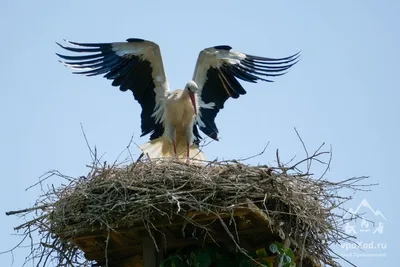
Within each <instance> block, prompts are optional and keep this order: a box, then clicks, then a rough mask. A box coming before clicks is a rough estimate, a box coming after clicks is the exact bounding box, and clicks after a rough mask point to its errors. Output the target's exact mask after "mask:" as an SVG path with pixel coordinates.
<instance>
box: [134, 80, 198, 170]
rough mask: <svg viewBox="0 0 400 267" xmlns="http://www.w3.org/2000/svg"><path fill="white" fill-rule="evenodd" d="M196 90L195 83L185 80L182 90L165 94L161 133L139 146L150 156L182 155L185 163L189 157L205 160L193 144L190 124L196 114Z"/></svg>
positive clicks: (191, 124)
mask: <svg viewBox="0 0 400 267" xmlns="http://www.w3.org/2000/svg"><path fill="white" fill-rule="evenodd" d="M196 90H197V86H196V84H195V83H194V82H189V83H188V84H187V85H186V87H185V89H184V90H181V89H177V90H175V91H173V92H172V93H170V94H169V95H168V97H167V99H166V101H165V111H164V118H163V122H164V124H163V126H164V134H163V136H162V137H160V138H158V139H156V140H155V141H153V142H149V143H146V144H144V145H142V146H141V149H142V150H143V152H144V153H146V154H147V155H148V156H149V157H150V158H165V157H173V156H177V157H178V158H183V155H185V158H186V161H187V162H188V161H189V158H195V159H197V160H205V156H204V154H203V153H202V152H201V151H200V150H199V149H198V145H197V144H193V141H194V140H195V136H194V135H193V127H195V122H196V115H197V113H198V108H197V107H198V105H197V104H196V102H197V100H196V99H197V97H196V94H195V91H196Z"/></svg>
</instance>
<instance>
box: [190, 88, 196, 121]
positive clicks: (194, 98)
mask: <svg viewBox="0 0 400 267" xmlns="http://www.w3.org/2000/svg"><path fill="white" fill-rule="evenodd" d="M189 97H190V100H191V101H192V105H193V108H194V114H195V115H196V116H197V106H196V97H195V95H194V93H192V92H190V91H189Z"/></svg>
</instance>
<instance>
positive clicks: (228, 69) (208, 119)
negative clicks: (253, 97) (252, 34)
mask: <svg viewBox="0 0 400 267" xmlns="http://www.w3.org/2000/svg"><path fill="white" fill-rule="evenodd" d="M214 48H215V49H219V50H228V51H230V49H231V47H230V46H215V47H214ZM298 58H299V53H296V54H294V55H292V56H288V57H284V58H266V57H259V56H253V55H246V57H245V58H244V59H242V60H240V63H238V64H229V63H227V62H225V63H223V64H221V66H219V68H215V67H210V68H209V69H208V71H207V77H206V82H205V83H204V85H203V89H202V92H201V96H200V97H201V99H202V100H203V102H204V103H206V104H208V103H214V107H213V108H212V109H210V108H204V107H200V116H201V121H202V122H203V123H204V126H200V125H199V126H200V130H201V131H202V132H203V133H204V134H206V135H207V136H209V137H210V138H212V139H214V140H218V128H217V126H216V124H215V118H216V116H217V114H218V112H219V111H220V110H221V109H223V108H224V103H225V102H226V100H227V99H228V98H230V97H232V98H239V96H240V95H244V94H246V90H245V89H244V88H243V86H242V85H241V84H240V82H239V81H238V79H239V80H242V81H245V82H250V83H256V82H258V81H265V82H273V81H272V80H269V79H266V78H264V77H276V76H281V75H284V74H286V71H287V70H288V69H289V68H291V67H292V66H293V65H295V64H296V63H297V62H298Z"/></svg>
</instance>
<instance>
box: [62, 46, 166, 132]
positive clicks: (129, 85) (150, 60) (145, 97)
mask: <svg viewBox="0 0 400 267" xmlns="http://www.w3.org/2000/svg"><path fill="white" fill-rule="evenodd" d="M67 42H68V43H69V44H72V45H75V46H77V47H66V46H63V45H60V44H58V43H57V44H58V45H59V46H61V47H62V48H64V49H66V50H68V51H71V52H78V53H89V54H88V55H83V56H66V55H60V54H57V55H58V56H59V57H61V58H62V59H63V61H61V62H62V63H63V64H64V65H65V66H67V67H69V68H71V69H73V70H76V72H74V73H76V74H84V75H86V76H95V75H100V74H105V75H104V78H107V79H110V80H113V82H112V85H113V86H119V88H120V90H121V91H127V90H131V91H132V93H133V95H134V97H135V99H136V100H137V101H138V102H139V104H140V105H141V107H142V113H141V120H142V121H141V128H142V135H141V136H144V135H146V134H149V133H151V137H150V139H155V138H157V137H159V136H161V135H162V134H163V132H164V129H163V126H162V115H163V112H164V104H165V99H166V95H167V94H168V92H169V85H168V81H167V77H166V74H165V71H164V66H163V62H162V57H161V52H160V48H159V46H158V45H157V44H155V43H153V42H150V41H147V40H143V39H137V38H130V39H127V42H115V43H76V42H69V41H67ZM64 60H67V61H64Z"/></svg>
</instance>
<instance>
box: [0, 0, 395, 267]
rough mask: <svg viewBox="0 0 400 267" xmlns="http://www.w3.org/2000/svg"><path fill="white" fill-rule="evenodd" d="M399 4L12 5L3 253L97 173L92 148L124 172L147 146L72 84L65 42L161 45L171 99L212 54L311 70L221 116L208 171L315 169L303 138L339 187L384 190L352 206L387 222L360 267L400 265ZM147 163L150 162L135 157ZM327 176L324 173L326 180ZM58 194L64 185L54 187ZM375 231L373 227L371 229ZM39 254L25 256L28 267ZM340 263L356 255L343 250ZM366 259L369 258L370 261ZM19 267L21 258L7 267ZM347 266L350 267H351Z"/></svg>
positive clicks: (1, 93) (126, 121) (5, 97)
mask: <svg viewBox="0 0 400 267" xmlns="http://www.w3.org/2000/svg"><path fill="white" fill-rule="evenodd" d="M399 14H400V3H399V2H398V1H369V0H354V1H344V0H339V1H291V2H289V1H261V0H260V1H209V0H207V1H192V2H190V1H175V2H174V1H112V2H111V1H109V2H100V1H94V0H87V1H78V0H70V1H11V0H3V2H2V7H1V9H0V23H1V25H2V31H1V44H0V45H1V49H0V58H1V64H0V80H1V90H0V101H1V105H0V120H1V124H2V127H1V131H0V142H1V155H0V157H1V164H2V171H1V173H2V187H1V188H0V211H1V215H0V216H1V217H0V218H1V219H0V222H1V231H0V240H1V241H0V250H1V251H3V250H6V249H9V248H10V246H12V245H14V244H16V243H17V242H18V240H19V238H18V237H16V236H13V235H12V234H13V233H14V232H13V230H12V229H13V227H14V226H16V225H17V224H19V223H22V222H23V221H22V220H17V218H15V217H6V216H5V215H4V212H5V211H7V210H11V209H18V208H25V207H27V206H30V205H32V204H33V203H34V201H35V199H36V197H37V196H38V194H39V193H40V192H39V191H38V190H37V189H33V190H29V191H25V188H27V187H28V186H29V185H31V184H33V183H35V182H36V181H37V180H38V177H39V176H40V175H41V174H42V173H44V172H45V171H47V170H49V169H58V170H60V171H61V172H63V173H65V174H68V175H71V176H78V175H84V174H86V173H87V171H88V170H87V168H86V167H85V165H86V164H87V163H89V162H90V157H89V153H88V150H87V148H86V145H85V141H84V139H83V137H82V133H81V129H80V123H82V124H83V126H84V128H85V131H86V134H87V136H88V138H89V141H90V144H91V145H96V146H97V148H98V150H99V151H100V152H105V153H106V155H105V157H104V159H105V160H109V161H113V160H114V159H115V158H116V157H117V156H118V154H119V153H120V152H121V151H122V150H123V149H124V148H125V146H126V145H127V143H128V142H129V139H130V137H131V135H132V134H133V133H134V134H135V138H134V140H135V141H136V142H137V143H143V142H145V141H146V140H147V138H148V137H145V138H138V136H139V133H140V120H139V114H140V106H139V105H138V104H137V103H136V102H135V101H134V99H133V97H132V95H131V94H130V93H122V92H119V90H118V89H117V88H114V87H111V85H110V84H111V83H110V81H107V80H105V79H103V78H101V77H91V78H88V77H85V76H77V75H72V74H71V72H70V71H69V70H68V69H66V68H65V67H63V66H62V65H61V64H60V63H58V61H57V60H58V59H57V57H56V55H55V53H56V52H61V49H60V48H59V47H58V46H56V44H55V42H56V41H62V39H63V38H66V39H70V40H73V41H79V42H112V41H124V40H125V39H127V38H130V37H139V38H145V39H149V40H153V41H155V42H157V43H158V44H159V45H160V47H161V51H162V55H163V58H164V64H165V67H166V71H167V75H168V78H169V82H170V85H171V87H172V88H182V87H183V86H184V85H185V83H186V82H187V81H188V80H190V79H191V77H192V73H193V70H194V65H195V61H196V59H197V56H198V53H199V51H200V50H201V49H203V48H205V47H209V46H213V45H219V44H229V45H231V46H233V47H234V49H236V50H239V51H242V52H246V53H249V54H255V55H260V56H270V57H283V56H287V55H291V54H293V53H295V52H297V51H298V50H302V59H301V61H300V62H299V64H298V65H296V66H295V67H293V68H292V70H291V71H290V72H289V73H288V74H287V75H285V76H282V77H280V78H277V79H276V82H275V83H273V84H266V83H258V84H245V86H246V89H247V91H248V94H247V95H245V96H243V97H241V98H240V99H238V100H231V101H229V102H228V103H227V104H226V107H225V109H224V110H222V111H221V112H220V113H219V115H218V117H217V125H218V126H219V129H220V136H221V140H220V142H214V143H212V144H210V145H209V146H208V147H207V148H206V149H205V153H206V154H207V156H208V158H209V159H214V158H216V157H218V158H225V159H234V158H239V157H246V156H251V155H253V154H255V153H257V152H259V151H260V150H261V148H262V147H263V146H264V145H265V144H266V143H267V142H268V141H269V142H270V145H269V148H268V150H267V152H266V153H265V154H264V155H262V156H260V157H258V158H255V159H252V160H251V161H249V163H251V164H257V163H267V164H268V163H273V161H274V153H275V150H276V149H277V148H279V150H280V151H281V155H282V158H283V159H284V160H289V159H290V158H291V157H292V156H294V155H298V158H300V157H301V156H303V151H302V147H301V144H300V143H299V141H298V139H297V137H296V134H295V132H294V130H293V127H296V128H297V129H298V131H299V132H300V134H301V135H302V137H303V139H304V141H305V142H306V144H307V146H308V148H309V150H313V149H315V148H317V147H318V146H319V145H320V144H321V143H322V142H326V143H327V144H328V145H332V147H333V152H334V154H333V161H332V166H331V171H330V172H329V173H328V174H327V178H328V179H331V180H335V181H337V180H341V179H344V178H348V177H351V176H358V175H370V176H371V180H370V182H377V183H379V186H377V187H375V188H373V191H372V192H368V193H358V194H356V196H355V199H354V201H352V202H351V203H349V207H353V208H356V207H357V205H358V204H359V203H360V201H361V200H362V199H364V198H365V199H367V200H368V202H369V203H370V205H371V206H373V208H374V209H379V210H380V211H381V212H382V213H383V214H384V215H385V217H386V219H387V220H386V221H385V228H384V232H383V233H382V234H381V235H380V236H379V240H378V239H374V238H375V237H374V236H372V235H369V236H363V237H362V238H363V239H362V241H365V242H367V241H371V240H372V241H376V242H378V241H379V242H382V243H385V244H386V245H387V248H386V249H385V251H384V252H385V253H386V257H380V258H377V257H372V256H368V255H364V257H361V256H360V257H354V256H352V257H350V258H349V260H351V261H353V262H354V263H355V264H357V265H358V266H394V265H396V264H397V262H398V260H397V251H398V249H399V246H398V240H396V239H395V237H399V230H398V228H397V220H399V219H400V217H399V216H398V213H397V212H396V211H397V207H396V205H395V203H399V202H398V199H397V196H396V195H397V193H398V192H397V188H398V185H399V181H398V179H399V177H398V176H399V175H398V171H397V168H396V166H397V165H396V164H398V159H399V151H400V145H399V139H398V138H399V136H400V127H399V124H400V123H399V115H400V108H399V107H398V102H399V100H400V93H399V89H400V82H399V76H398V75H399V67H398V62H399V61H400V52H399V47H400V30H399V25H400V16H399ZM134 152H135V153H136V154H137V153H138V151H134ZM317 170H318V168H317ZM55 182H57V180H55ZM372 219H373V218H372ZM28 253H29V250H28V249H20V250H17V251H16V253H15V254H14V256H15V265H14V266H21V264H22V262H23V260H24V257H25V256H26V255H27V254H28ZM338 253H344V250H343V249H340V248H339V249H338ZM360 253H361V254H362V252H360ZM0 260H1V262H2V264H1V265H2V266H9V264H10V263H11V256H10V255H1V256H0ZM345 266H346V265H345Z"/></svg>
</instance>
